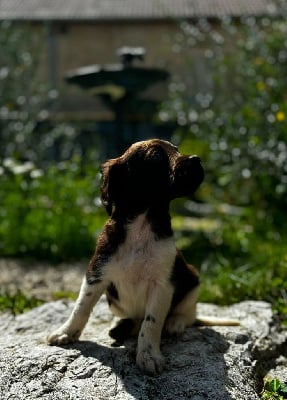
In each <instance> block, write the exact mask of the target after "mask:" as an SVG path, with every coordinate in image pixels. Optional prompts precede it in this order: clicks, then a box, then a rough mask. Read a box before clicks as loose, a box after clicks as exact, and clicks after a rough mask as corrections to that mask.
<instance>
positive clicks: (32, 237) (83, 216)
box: [0, 159, 105, 261]
mask: <svg viewBox="0 0 287 400" xmlns="http://www.w3.org/2000/svg"><path fill="white" fill-rule="evenodd" d="M3 166H4V168H3V167H2V175H1V176H0V197H1V199H2V200H1V203H2V204H1V208H0V214H1V217H0V254H1V255H2V256H11V255H13V256H15V255H17V256H23V255H24V256H33V257H35V258H46V259H51V260H54V261H61V260H67V259H78V258H83V257H84V258H86V257H89V256H90V255H91V253H92V251H93V248H94V243H95V233H96V232H97V229H98V227H99V226H101V225H102V221H103V218H105V217H104V216H103V215H102V211H101V210H99V209H98V205H99V201H98V196H99V186H100V183H99V173H98V170H97V168H93V166H90V167H87V166H86V167H82V166H81V164H80V160H76V159H75V160H73V161H71V162H62V163H60V164H58V165H54V166H51V167H49V168H48V169H47V170H46V171H43V170H40V169H36V168H35V167H34V165H33V164H32V163H31V162H26V163H24V164H17V162H15V161H14V160H12V159H5V160H4V163H3Z"/></svg>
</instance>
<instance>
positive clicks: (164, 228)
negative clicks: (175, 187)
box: [110, 202, 173, 239]
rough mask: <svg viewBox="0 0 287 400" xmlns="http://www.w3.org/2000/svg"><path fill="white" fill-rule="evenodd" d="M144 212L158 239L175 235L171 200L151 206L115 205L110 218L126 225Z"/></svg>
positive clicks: (118, 223)
mask: <svg viewBox="0 0 287 400" xmlns="http://www.w3.org/2000/svg"><path fill="white" fill-rule="evenodd" d="M143 214H144V215H145V218H146V220H147V222H148V223H149V224H150V226H151V230H152V231H153V232H154V234H155V236H156V237H157V238H158V239H162V238H166V237H170V236H172V235H173V231H172V228H171V218H170V213H169V202H164V203H162V202H161V203H160V204H158V203H153V204H150V205H149V206H143V205H142V206H140V205H137V206H134V205H133V206H132V205H130V204H127V205H125V206H122V207H120V206H114V207H113V210H112V214H111V216H110V219H111V220H112V221H114V222H115V223H116V224H117V225H120V226H124V225H127V224H130V223H132V222H133V221H134V220H135V219H136V218H137V217H138V216H139V215H143Z"/></svg>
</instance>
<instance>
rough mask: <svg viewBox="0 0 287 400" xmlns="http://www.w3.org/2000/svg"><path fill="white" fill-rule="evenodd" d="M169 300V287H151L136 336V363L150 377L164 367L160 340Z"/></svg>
mask: <svg viewBox="0 0 287 400" xmlns="http://www.w3.org/2000/svg"><path fill="white" fill-rule="evenodd" d="M171 299H172V288H171V287H170V286H169V285H165V286H162V285H160V284H157V285H153V287H152V289H151V290H150V292H149V296H148V300H147V304H146V309H145V318H144V320H143V322H142V326H141V329H140V332H139V336H138V347H137V359H136V361H137V365H138V366H139V368H140V369H141V370H142V371H143V372H145V373H147V374H150V375H155V374H158V373H161V372H162V370H163V367H164V358H163V356H162V354H161V351H160V340H161V333H162V329H163V325H164V322H165V319H166V316H167V313H168V311H169V308H170V304H171Z"/></svg>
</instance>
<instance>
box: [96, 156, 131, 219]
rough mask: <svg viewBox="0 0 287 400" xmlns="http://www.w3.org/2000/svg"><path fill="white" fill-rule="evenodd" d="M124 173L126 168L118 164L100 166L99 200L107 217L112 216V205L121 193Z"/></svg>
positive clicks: (111, 163) (107, 163)
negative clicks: (101, 180) (101, 182)
mask: <svg viewBox="0 0 287 400" xmlns="http://www.w3.org/2000/svg"><path fill="white" fill-rule="evenodd" d="M125 172H126V166H125V165H124V164H122V163H120V162H111V161H107V162H106V163H104V164H103V165H102V175H103V184H102V187H101V200H102V203H103V205H104V206H105V207H106V210H107V213H108V214H109V215H111V214H112V210H113V204H114V203H115V202H116V200H117V196H118V193H120V191H121V186H122V185H123V181H124V174H125Z"/></svg>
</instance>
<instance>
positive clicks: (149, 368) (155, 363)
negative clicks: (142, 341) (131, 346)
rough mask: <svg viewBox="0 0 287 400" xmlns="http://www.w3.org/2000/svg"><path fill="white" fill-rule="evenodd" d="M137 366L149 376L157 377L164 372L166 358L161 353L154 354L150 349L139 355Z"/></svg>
mask: <svg viewBox="0 0 287 400" xmlns="http://www.w3.org/2000/svg"><path fill="white" fill-rule="evenodd" d="M136 362H137V365H138V367H139V368H140V370H141V371H142V372H143V373H145V374H147V375H157V374H160V373H161V372H162V371H163V367H164V357H163V356H162V355H161V353H160V352H157V353H155V352H152V350H151V349H150V348H146V349H143V350H142V351H140V352H138V353H137V359H136Z"/></svg>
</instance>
